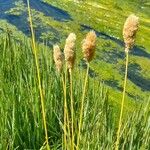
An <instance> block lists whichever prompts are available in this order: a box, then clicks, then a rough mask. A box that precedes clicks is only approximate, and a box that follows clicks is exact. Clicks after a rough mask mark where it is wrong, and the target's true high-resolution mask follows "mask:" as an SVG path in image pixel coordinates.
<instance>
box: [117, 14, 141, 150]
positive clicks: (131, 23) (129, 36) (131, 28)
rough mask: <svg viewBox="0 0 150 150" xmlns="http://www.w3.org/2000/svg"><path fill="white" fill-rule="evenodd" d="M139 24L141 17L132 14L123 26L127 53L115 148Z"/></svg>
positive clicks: (118, 137) (118, 138)
mask: <svg viewBox="0 0 150 150" xmlns="http://www.w3.org/2000/svg"><path fill="white" fill-rule="evenodd" d="M138 26H139V19H138V17H136V16H135V15H133V14H132V15H130V16H129V17H128V18H127V20H126V22H125V24H124V27H123V38H124V43H125V53H126V67H125V77H124V85H123V93H122V101H121V110H120V117H119V124H118V130H117V139H116V143H115V150H118V149H119V141H120V130H121V124H122V117H123V109H124V100H125V93H126V84H127V76H128V62H129V50H130V49H131V48H132V47H133V46H134V43H135V37H136V33H137V30H138Z"/></svg>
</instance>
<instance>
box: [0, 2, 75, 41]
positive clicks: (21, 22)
mask: <svg viewBox="0 0 150 150" xmlns="http://www.w3.org/2000/svg"><path fill="white" fill-rule="evenodd" d="M15 2H17V0H0V19H5V20H7V22H8V23H10V24H12V25H14V26H16V27H17V29H18V30H19V31H22V32H23V33H24V34H26V35H27V36H30V28H29V23H28V21H27V18H28V14H27V12H22V13H21V14H20V15H19V16H18V15H12V14H9V13H6V12H7V11H9V10H10V9H11V8H15ZM22 2H23V3H24V4H25V6H26V8H27V2H26V0H23V1H22ZM30 7H31V9H34V10H36V11H39V12H42V13H43V14H44V15H45V16H49V17H52V18H53V19H54V20H57V21H60V22H64V21H69V20H72V19H71V16H70V15H69V14H68V13H67V12H66V11H64V10H62V9H59V8H57V7H54V6H52V5H48V4H46V3H44V2H43V1H42V0H30ZM36 21H37V22H38V20H36ZM37 22H36V23H37ZM37 24H38V25H37V28H35V30H36V31H35V33H36V38H37V40H38V41H42V39H40V37H41V35H42V33H44V32H46V31H51V32H53V33H54V35H55V34H56V37H59V33H58V32H57V31H56V30H55V29H54V28H53V27H50V26H42V25H41V23H40V22H38V23H37ZM52 41H53V42H57V41H58V39H56V38H55V37H54V38H53V39H52Z"/></svg>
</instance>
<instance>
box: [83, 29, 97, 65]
mask: <svg viewBox="0 0 150 150" xmlns="http://www.w3.org/2000/svg"><path fill="white" fill-rule="evenodd" d="M95 47H96V33H95V31H90V32H89V33H88V34H87V35H86V38H85V39H84V40H83V44H82V52H83V55H84V59H85V60H86V61H87V62H90V61H91V60H92V59H93V57H94V54H95Z"/></svg>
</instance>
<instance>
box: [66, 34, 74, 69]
mask: <svg viewBox="0 0 150 150" xmlns="http://www.w3.org/2000/svg"><path fill="white" fill-rule="evenodd" d="M75 41H76V35H75V34H74V33H70V34H69V36H68V38H67V39H66V44H65V48H64V55H65V61H66V65H67V68H68V69H73V67H74V63H75V51H74V47H75Z"/></svg>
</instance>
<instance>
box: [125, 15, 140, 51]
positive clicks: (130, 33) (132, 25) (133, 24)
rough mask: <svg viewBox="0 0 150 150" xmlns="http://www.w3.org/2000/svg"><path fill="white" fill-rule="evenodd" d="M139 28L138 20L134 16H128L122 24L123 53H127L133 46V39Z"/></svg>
mask: <svg viewBox="0 0 150 150" xmlns="http://www.w3.org/2000/svg"><path fill="white" fill-rule="evenodd" d="M138 26H139V18H138V17H137V16H135V15H134V14H132V15H130V16H129V17H128V18H127V19H126V22H125V24H124V28H123V38H124V42H125V51H126V52H128V51H129V49H131V48H132V47H133V46H134V43H135V37H136V33H137V30H138Z"/></svg>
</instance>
